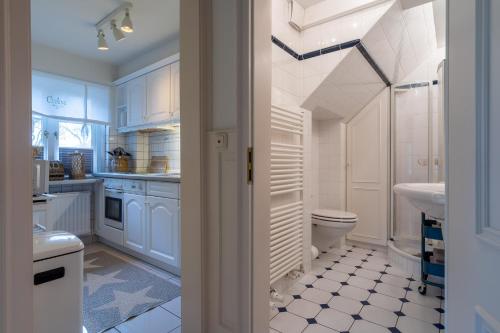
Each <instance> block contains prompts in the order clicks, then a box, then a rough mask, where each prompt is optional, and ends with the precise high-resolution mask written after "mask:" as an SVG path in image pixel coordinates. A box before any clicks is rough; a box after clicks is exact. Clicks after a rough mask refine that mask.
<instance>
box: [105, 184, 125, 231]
mask: <svg viewBox="0 0 500 333" xmlns="http://www.w3.org/2000/svg"><path fill="white" fill-rule="evenodd" d="M104 224H105V225H107V226H110V227H113V228H116V229H119V230H123V190H121V189H113V188H105V190H104Z"/></svg>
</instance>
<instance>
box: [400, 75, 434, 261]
mask: <svg viewBox="0 0 500 333" xmlns="http://www.w3.org/2000/svg"><path fill="white" fill-rule="evenodd" d="M437 93H438V89H437V86H432V85H430V84H429V82H422V83H414V84H408V85H402V86H397V87H395V88H394V90H393V112H392V145H393V146H392V152H393V153H392V159H393V161H392V166H393V168H392V179H393V184H394V185H395V184H399V183H430V182H435V181H438V179H437V177H438V172H437V170H438V169H439V168H438V166H439V156H438V155H436V154H438V153H437V152H438V149H437V140H435V138H436V139H437V137H438V124H439V123H440V122H439V121H438V119H439V117H438V109H437ZM434 152H436V154H435V153H434ZM392 209H393V221H392V240H393V241H394V245H395V246H396V247H397V248H399V249H400V250H403V251H404V252H406V253H408V254H411V255H414V256H417V255H420V245H419V244H420V243H419V240H420V218H421V215H420V211H418V210H417V209H416V208H414V207H413V206H412V205H411V204H410V203H409V202H408V200H406V199H405V198H404V197H402V196H399V195H393V208H392Z"/></svg>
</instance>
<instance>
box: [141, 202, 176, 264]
mask: <svg viewBox="0 0 500 333" xmlns="http://www.w3.org/2000/svg"><path fill="white" fill-rule="evenodd" d="M147 201H148V204H147V211H148V214H147V215H148V219H147V220H148V227H147V242H146V243H147V250H146V251H147V255H148V256H150V257H151V258H154V259H157V260H160V261H162V262H164V263H166V264H169V265H172V266H175V267H179V266H180V246H179V244H180V242H179V240H180V234H179V232H180V231H179V200H176V199H166V198H158V197H150V196H148V197H147Z"/></svg>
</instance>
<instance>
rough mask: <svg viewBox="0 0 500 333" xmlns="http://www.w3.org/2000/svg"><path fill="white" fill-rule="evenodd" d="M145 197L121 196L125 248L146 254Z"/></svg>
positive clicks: (126, 194) (135, 195) (134, 195)
mask: <svg viewBox="0 0 500 333" xmlns="http://www.w3.org/2000/svg"><path fill="white" fill-rule="evenodd" d="M145 204H146V197H145V196H144V195H137V194H129V193H125V194H124V195H123V213H124V222H125V223H124V228H123V229H124V230H123V231H124V233H123V238H124V239H123V240H124V245H125V247H127V248H129V249H131V250H134V251H137V252H139V253H146V206H145Z"/></svg>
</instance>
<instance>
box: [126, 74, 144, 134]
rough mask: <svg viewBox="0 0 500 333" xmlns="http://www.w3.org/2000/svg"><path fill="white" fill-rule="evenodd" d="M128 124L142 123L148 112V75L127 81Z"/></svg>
mask: <svg viewBox="0 0 500 333" xmlns="http://www.w3.org/2000/svg"><path fill="white" fill-rule="evenodd" d="M127 100H128V112H127V126H136V125H142V124H143V123H144V115H145V112H146V77H145V76H139V77H137V78H135V79H133V80H130V81H129V82H127Z"/></svg>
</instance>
